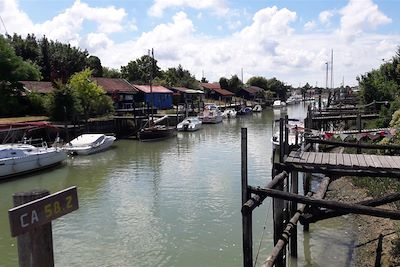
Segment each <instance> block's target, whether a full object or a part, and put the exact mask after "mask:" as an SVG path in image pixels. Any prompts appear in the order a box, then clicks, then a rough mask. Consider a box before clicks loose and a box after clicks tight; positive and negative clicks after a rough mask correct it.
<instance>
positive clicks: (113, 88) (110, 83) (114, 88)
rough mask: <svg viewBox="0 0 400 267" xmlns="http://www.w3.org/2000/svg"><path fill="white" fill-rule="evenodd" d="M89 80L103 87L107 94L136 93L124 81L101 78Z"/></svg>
mask: <svg viewBox="0 0 400 267" xmlns="http://www.w3.org/2000/svg"><path fill="white" fill-rule="evenodd" d="M90 79H91V80H92V81H94V82H96V83H97V85H99V86H101V87H103V89H104V90H105V91H106V92H107V93H117V92H123V93H137V90H136V88H135V87H134V86H133V85H132V84H130V83H129V82H128V81H127V80H125V79H120V78H102V77H93V78H90Z"/></svg>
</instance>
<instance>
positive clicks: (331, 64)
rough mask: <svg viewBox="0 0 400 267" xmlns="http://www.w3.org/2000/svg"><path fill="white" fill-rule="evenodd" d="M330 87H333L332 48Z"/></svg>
mask: <svg viewBox="0 0 400 267" xmlns="http://www.w3.org/2000/svg"><path fill="white" fill-rule="evenodd" d="M331 89H333V49H332V54H331Z"/></svg>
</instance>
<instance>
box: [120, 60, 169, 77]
mask: <svg viewBox="0 0 400 267" xmlns="http://www.w3.org/2000/svg"><path fill="white" fill-rule="evenodd" d="M150 70H152V72H151V74H152V78H153V79H155V78H157V77H158V78H161V79H162V73H161V71H160V68H159V67H158V66H157V60H155V59H153V58H152V57H150V56H148V55H144V56H142V57H141V58H138V59H136V60H135V61H130V62H129V63H128V65H126V66H122V67H121V76H122V78H124V79H127V80H128V81H131V82H133V83H138V84H148V83H149V81H150Z"/></svg>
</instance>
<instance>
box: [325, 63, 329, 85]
mask: <svg viewBox="0 0 400 267" xmlns="http://www.w3.org/2000/svg"><path fill="white" fill-rule="evenodd" d="M325 65H326V81H325V88H326V89H328V68H329V62H325Z"/></svg>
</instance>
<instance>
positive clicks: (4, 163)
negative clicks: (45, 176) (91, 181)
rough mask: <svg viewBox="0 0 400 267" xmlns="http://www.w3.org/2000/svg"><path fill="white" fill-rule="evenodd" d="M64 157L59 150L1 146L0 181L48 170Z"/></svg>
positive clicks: (14, 145)
mask: <svg viewBox="0 0 400 267" xmlns="http://www.w3.org/2000/svg"><path fill="white" fill-rule="evenodd" d="M66 157H67V154H66V153H65V152H64V151H63V150H62V149H61V148H55V147H47V146H42V147H36V146H32V145H28V144H3V145H0V179H3V178H7V177H11V176H15V175H20V174H24V173H28V172H33V171H37V170H41V169H44V168H48V167H51V166H53V165H56V164H58V163H60V162H61V161H63V160H64V159H66Z"/></svg>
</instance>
